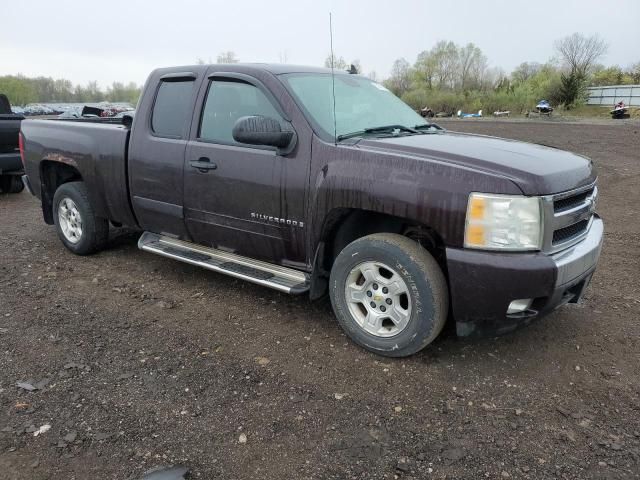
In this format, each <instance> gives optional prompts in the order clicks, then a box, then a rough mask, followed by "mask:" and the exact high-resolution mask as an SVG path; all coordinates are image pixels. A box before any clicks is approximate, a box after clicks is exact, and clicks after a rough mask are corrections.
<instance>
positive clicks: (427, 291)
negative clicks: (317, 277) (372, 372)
mask: <svg viewBox="0 0 640 480" xmlns="http://www.w3.org/2000/svg"><path fill="white" fill-rule="evenodd" d="M329 294H330V296H331V304H332V305H333V310H334V312H335V314H336V317H337V319H338V322H339V323H340V325H341V327H342V328H343V329H344V331H345V332H346V333H347V335H348V336H349V337H350V338H351V339H352V340H353V341H354V342H356V343H357V344H358V345H360V346H362V347H364V348H365V349H367V350H370V351H372V352H374V353H377V354H380V355H385V356H389V357H404V356H408V355H412V354H414V353H416V352H418V351H420V350H422V349H423V348H424V347H426V346H427V345H428V344H429V343H431V342H432V341H433V340H434V339H435V338H436V337H437V336H438V335H439V334H440V332H441V331H442V328H443V327H444V324H445V322H446V319H447V313H448V305H449V297H448V291H447V284H446V281H445V278H444V275H443V273H442V270H441V269H440V267H439V265H438V263H437V262H436V261H435V259H434V258H433V257H432V256H431V254H429V252H428V251H427V250H425V249H424V248H423V247H421V246H420V244H418V243H417V242H415V241H413V240H410V239H409V238H406V237H403V236H401V235H396V234H390V233H380V234H374V235H368V236H366V237H362V238H359V239H358V240H355V241H354V242H352V243H350V244H349V245H347V246H346V247H345V248H344V250H342V252H340V254H339V255H338V257H337V258H336V260H335V262H334V264H333V267H332V269H331V279H330V289H329Z"/></svg>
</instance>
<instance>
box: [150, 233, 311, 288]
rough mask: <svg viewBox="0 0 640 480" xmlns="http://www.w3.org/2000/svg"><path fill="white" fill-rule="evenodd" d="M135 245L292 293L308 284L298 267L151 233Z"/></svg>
mask: <svg viewBox="0 0 640 480" xmlns="http://www.w3.org/2000/svg"><path fill="white" fill-rule="evenodd" d="M138 248H139V249H140V250H145V251H147V252H151V253H157V254H158V255H162V256H163V257H169V258H173V259H174V260H180V261H181V262H185V263H190V264H191V265H196V266H198V267H202V268H206V269H207V270H213V271H214V272H219V273H224V274H226V275H229V276H231V277H235V278H240V279H242V280H246V281H248V282H252V283H256V284H258V285H263V286H265V287H270V288H273V289H275V290H279V291H281V292H285V293H291V294H294V295H297V294H300V293H304V292H307V291H308V290H309V286H310V280H309V275H307V274H305V273H303V272H300V271H298V270H294V269H292V268H287V267H281V266H280V265H273V264H271V263H267V262H261V261H260V260H254V259H252V258H247V257H243V256H240V255H236V254H235V253H229V252H224V251H222V250H217V249H215V248H209V247H205V246H202V245H196V244H195V243H190V242H185V241H182V240H177V239H175V238H170V237H166V236H164V235H158V234H155V233H151V232H144V233H143V234H142V236H141V237H140V240H138Z"/></svg>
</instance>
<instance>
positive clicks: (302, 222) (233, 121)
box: [21, 64, 603, 356]
mask: <svg viewBox="0 0 640 480" xmlns="http://www.w3.org/2000/svg"><path fill="white" fill-rule="evenodd" d="M334 91H335V94H334ZM334 95H335V96H334ZM334 100H335V104H334ZM334 105H335V106H334ZM116 121H118V122H121V123H114V122H116ZM21 135H22V137H23V138H22V145H23V146H24V149H23V152H22V154H23V156H24V163H25V168H26V174H27V175H26V176H25V178H24V181H25V183H26V185H27V187H28V188H29V190H30V191H31V192H32V193H33V194H35V195H36V196H37V197H38V198H39V199H40V200H41V202H42V210H43V213H44V220H45V221H46V222H47V223H49V224H55V226H56V229H57V231H58V235H59V236H60V239H61V240H62V242H63V243H64V245H65V246H66V247H67V248H68V249H70V250H71V251H73V252H75V253H77V254H80V255H83V254H88V253H92V252H95V251H97V250H99V249H100V247H101V246H102V245H104V243H105V241H106V240H107V237H108V231H109V224H110V223H111V224H112V225H115V226H127V227H135V228H139V229H140V230H142V231H143V233H142V236H141V238H140V241H139V247H140V248H141V249H142V250H144V251H147V252H151V253H156V254H158V255H163V256H165V257H169V258H172V259H175V260H180V261H183V262H187V263H190V264H193V265H197V266H200V267H202V268H206V269H209V270H213V271H216V272H222V273H225V274H227V275H230V276H233V277H237V278H241V279H245V280H247V281H250V282H254V283H257V284H259V285H264V286H267V287H271V288H274V289H276V290H279V291H282V292H288V293H293V294H301V293H307V294H309V296H310V297H311V298H312V299H315V298H319V297H321V296H323V295H324V294H325V293H327V292H328V293H329V295H330V297H331V302H332V305H333V308H334V311H335V314H336V317H337V319H338V322H339V323H340V325H341V326H342V328H343V329H344V330H345V332H346V333H347V334H348V335H349V336H350V337H351V338H352V339H353V340H354V341H355V342H357V343H358V344H359V345H361V346H363V347H364V348H367V349H369V350H371V351H373V352H376V353H379V354H382V355H388V356H405V355H410V354H412V353H415V352H417V351H419V350H420V349H422V348H424V347H425V346H426V345H428V344H429V343H430V342H431V341H432V340H434V339H435V338H436V337H437V336H438V334H439V333H440V332H441V330H442V328H443V326H444V325H445V323H446V321H447V319H450V320H451V321H452V322H455V326H456V329H457V333H458V334H459V335H463V336H469V335H477V334H482V333H487V332H491V333H493V334H495V333H498V334H499V333H504V332H508V331H510V330H513V329H514V328H516V327H518V326H520V325H526V324H528V323H530V322H531V321H533V320H534V319H537V318H539V317H541V316H542V315H544V314H546V313H548V312H549V311H551V310H552V309H554V308H556V307H558V306H560V305H563V304H565V303H571V302H577V301H578V300H579V299H580V297H581V296H582V293H583V291H584V289H585V287H586V286H587V284H588V283H589V280H590V279H591V276H592V274H593V272H594V270H595V268H596V263H597V261H598V257H599V254H600V249H601V244H602V236H603V224H602V221H601V220H600V218H599V217H598V216H597V215H596V214H595V202H596V198H597V193H598V189H597V186H596V174H595V171H594V168H593V165H592V162H591V161H590V160H589V159H587V158H584V157H582V156H579V155H575V154H572V153H568V152H564V151H561V150H557V149H554V148H549V147H545V146H540V145H531V144H526V143H520V142H515V141H511V140H504V139H498V138H492V137H485V136H478V135H466V134H460V133H454V132H448V131H445V130H443V129H441V128H440V127H438V126H436V125H433V124H430V123H427V122H426V121H425V119H423V118H422V117H420V116H419V115H418V114H416V113H415V112H413V111H412V110H411V109H410V108H409V107H408V106H407V105H405V104H404V103H403V102H401V101H400V100H399V99H398V98H396V97H395V96H393V95H392V94H391V93H390V92H389V91H388V90H387V89H386V88H384V87H383V86H382V85H380V84H378V83H375V82H373V81H371V80H368V79H366V78H364V77H361V76H358V75H350V74H348V73H336V74H335V77H332V75H331V71H330V70H326V69H318V68H308V67H296V66H290V65H262V64H255V65H238V64H236V65H210V66H207V65H197V66H189V67H179V68H164V69H159V70H155V71H154V72H153V73H152V74H151V76H150V77H149V79H148V81H147V83H146V85H145V88H144V92H143V94H142V98H141V99H140V102H139V104H138V107H137V110H136V113H135V115H134V116H125V117H124V118H123V119H122V120H110V121H108V122H106V123H105V121H100V120H97V119H78V120H75V121H74V120H69V121H67V120H64V121H61V120H26V121H24V122H23V123H22V133H21ZM205 315H206V314H205Z"/></svg>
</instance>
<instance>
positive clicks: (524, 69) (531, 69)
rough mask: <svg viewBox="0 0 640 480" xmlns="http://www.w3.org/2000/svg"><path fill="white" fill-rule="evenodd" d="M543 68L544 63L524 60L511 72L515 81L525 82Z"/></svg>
mask: <svg viewBox="0 0 640 480" xmlns="http://www.w3.org/2000/svg"><path fill="white" fill-rule="evenodd" d="M541 69H542V65H540V64H539V63H538V62H522V63H521V64H520V65H518V66H517V67H516V68H515V70H514V71H513V72H511V79H512V80H513V81H514V82H515V83H524V82H526V81H527V80H529V79H530V78H531V77H533V76H534V75H535V74H536V73H538V72H539V71H540V70H541Z"/></svg>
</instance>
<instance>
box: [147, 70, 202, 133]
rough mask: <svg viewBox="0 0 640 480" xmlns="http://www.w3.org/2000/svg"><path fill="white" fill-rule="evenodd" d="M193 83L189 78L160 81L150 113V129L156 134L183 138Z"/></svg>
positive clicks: (189, 114) (189, 109)
mask: <svg viewBox="0 0 640 480" xmlns="http://www.w3.org/2000/svg"><path fill="white" fill-rule="evenodd" d="M194 85H195V82H194V80H193V79H191V78H190V79H185V80H170V81H169V80H163V81H161V82H160V86H159V87H158V92H157V94H156V100H155V103H154V105H153V112H152V114H151V131H152V132H153V133H154V134H155V135H156V136H159V137H168V138H184V134H185V128H186V125H187V123H188V122H189V120H190V119H191V113H192V112H191V98H192V95H193V88H194Z"/></svg>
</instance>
